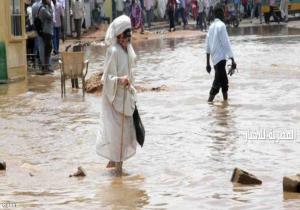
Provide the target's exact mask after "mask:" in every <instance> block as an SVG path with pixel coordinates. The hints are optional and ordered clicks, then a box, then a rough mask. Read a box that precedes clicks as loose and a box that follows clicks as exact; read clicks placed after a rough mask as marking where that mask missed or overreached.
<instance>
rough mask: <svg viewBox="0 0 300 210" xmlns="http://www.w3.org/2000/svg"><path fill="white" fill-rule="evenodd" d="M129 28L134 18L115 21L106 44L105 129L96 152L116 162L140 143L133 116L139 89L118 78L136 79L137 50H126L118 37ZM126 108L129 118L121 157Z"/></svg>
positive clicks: (103, 118) (125, 127)
mask: <svg viewBox="0 0 300 210" xmlns="http://www.w3.org/2000/svg"><path fill="white" fill-rule="evenodd" d="M128 28H131V22H130V19H129V17H127V16H124V15H123V16H120V17H118V18H116V19H115V20H114V22H113V23H112V24H111V25H110V27H109V29H108V31H107V34H106V43H107V44H109V45H110V47H109V48H108V49H107V53H106V59H105V65H104V73H103V76H102V83H103V99H102V112H101V113H102V116H101V118H102V128H101V132H100V135H98V139H97V144H96V151H97V154H98V155H100V156H102V157H105V158H107V159H109V160H111V161H115V162H120V161H124V160H126V159H128V158H130V157H132V156H133V155H134V154H135V152H136V145H137V141H136V134H135V127H134V124H133V117H132V114H133V111H134V108H135V101H136V99H135V98H136V91H135V89H134V88H133V86H132V85H131V87H130V88H128V87H124V86H122V85H120V84H119V83H118V78H119V77H122V76H125V75H128V77H129V80H130V82H131V84H132V83H133V82H134V78H133V74H132V70H131V67H132V66H133V63H134V61H135V53H134V50H133V48H132V46H130V51H129V52H128V50H127V52H126V51H125V50H124V49H123V48H122V47H121V46H120V45H119V44H117V43H116V36H118V35H119V34H121V33H122V32H123V31H125V30H126V29H128ZM128 48H129V47H128ZM124 91H125V98H124ZM124 99H125V100H124ZM123 106H124V107H123ZM123 110H124V114H125V121H124V125H123V126H124V129H123V147H122V156H121V136H122V118H123Z"/></svg>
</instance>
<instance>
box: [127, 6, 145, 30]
mask: <svg viewBox="0 0 300 210" xmlns="http://www.w3.org/2000/svg"><path fill="white" fill-rule="evenodd" d="M130 19H131V24H132V28H133V30H137V29H139V28H140V29H141V34H143V33H144V18H143V10H142V7H141V5H140V2H139V1H138V0H132V4H131V13H130Z"/></svg>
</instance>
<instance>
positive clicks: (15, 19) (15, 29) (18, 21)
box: [10, 0, 23, 36]
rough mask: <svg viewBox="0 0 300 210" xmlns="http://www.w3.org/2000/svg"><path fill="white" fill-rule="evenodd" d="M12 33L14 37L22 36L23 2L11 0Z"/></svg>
mask: <svg viewBox="0 0 300 210" xmlns="http://www.w3.org/2000/svg"><path fill="white" fill-rule="evenodd" d="M10 6H11V33H12V35H13V36H22V35H23V32H22V13H21V1H20V0H11V5H10Z"/></svg>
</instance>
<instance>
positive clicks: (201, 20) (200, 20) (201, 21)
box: [197, 0, 207, 31]
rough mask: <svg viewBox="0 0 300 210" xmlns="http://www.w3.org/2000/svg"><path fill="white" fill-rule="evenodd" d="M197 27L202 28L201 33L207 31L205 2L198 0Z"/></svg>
mask: <svg viewBox="0 0 300 210" xmlns="http://www.w3.org/2000/svg"><path fill="white" fill-rule="evenodd" d="M197 26H199V27H200V30H201V31H203V30H206V29H207V26H206V15H205V6H204V0H198V17H197Z"/></svg>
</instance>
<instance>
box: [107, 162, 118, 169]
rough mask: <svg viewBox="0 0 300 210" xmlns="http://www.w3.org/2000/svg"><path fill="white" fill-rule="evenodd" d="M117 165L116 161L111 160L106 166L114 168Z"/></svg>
mask: <svg viewBox="0 0 300 210" xmlns="http://www.w3.org/2000/svg"><path fill="white" fill-rule="evenodd" d="M114 167H116V163H115V162H114V161H109V162H108V164H107V166H106V168H114Z"/></svg>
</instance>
